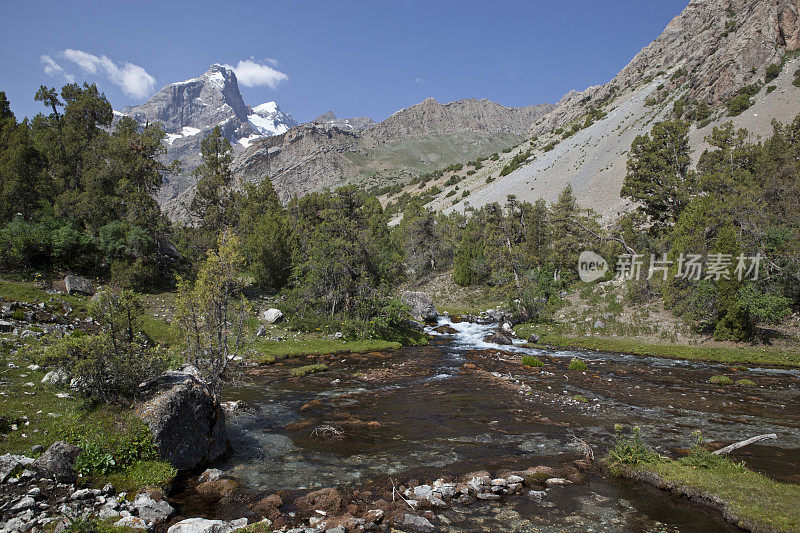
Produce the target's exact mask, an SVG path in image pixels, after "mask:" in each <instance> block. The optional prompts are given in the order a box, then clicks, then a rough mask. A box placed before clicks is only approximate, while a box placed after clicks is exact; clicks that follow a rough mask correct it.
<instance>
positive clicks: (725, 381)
mask: <svg viewBox="0 0 800 533" xmlns="http://www.w3.org/2000/svg"><path fill="white" fill-rule="evenodd" d="M708 382H709V383H711V384H712V385H733V380H732V379H731V378H729V377H728V376H722V375H717V376H711V377H710V378H709V379H708Z"/></svg>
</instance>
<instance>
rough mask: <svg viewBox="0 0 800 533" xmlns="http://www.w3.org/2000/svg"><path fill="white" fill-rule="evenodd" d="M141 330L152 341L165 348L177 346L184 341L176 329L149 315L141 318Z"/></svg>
mask: <svg viewBox="0 0 800 533" xmlns="http://www.w3.org/2000/svg"><path fill="white" fill-rule="evenodd" d="M142 330H143V331H144V332H145V333H146V334H147V336H148V337H150V338H151V339H153V341H155V342H157V343H158V344H163V345H165V346H178V345H180V344H181V343H182V342H183V341H184V338H183V337H182V336H181V334H180V332H179V331H178V328H175V327H173V326H172V325H171V324H167V323H166V322H165V321H164V320H161V319H158V318H156V317H154V316H152V315H149V314H145V315H144V316H142Z"/></svg>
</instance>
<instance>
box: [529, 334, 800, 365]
mask: <svg viewBox="0 0 800 533" xmlns="http://www.w3.org/2000/svg"><path fill="white" fill-rule="evenodd" d="M515 330H516V332H517V334H519V335H520V336H521V337H523V338H527V337H529V336H530V335H531V334H532V333H535V334H536V335H538V336H539V342H538V343H536V344H535V345H531V346H548V347H558V348H571V349H581V350H597V351H601V352H619V353H627V354H631V355H642V356H655V357H665V358H668V359H684V360H688V361H708V362H715V363H731V364H749V365H769V366H786V367H794V368H800V351H796V350H786V349H779V348H771V347H756V346H753V347H733V346H688V345H682V344H660V343H651V342H644V341H640V340H637V339H629V338H620V337H598V336H586V337H573V336H568V335H562V334H558V333H551V332H549V331H547V330H546V329H544V328H542V327H538V326H531V325H527V324H522V325H519V326H517V327H516V328H515Z"/></svg>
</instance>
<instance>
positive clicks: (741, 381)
mask: <svg viewBox="0 0 800 533" xmlns="http://www.w3.org/2000/svg"><path fill="white" fill-rule="evenodd" d="M736 385H738V386H740V387H755V386H756V383H755V381H753V380H751V379H746V378H745V379H737V380H736Z"/></svg>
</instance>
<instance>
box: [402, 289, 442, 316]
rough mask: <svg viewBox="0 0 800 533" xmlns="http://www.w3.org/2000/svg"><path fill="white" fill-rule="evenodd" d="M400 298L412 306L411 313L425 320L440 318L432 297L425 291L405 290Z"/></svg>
mask: <svg viewBox="0 0 800 533" xmlns="http://www.w3.org/2000/svg"><path fill="white" fill-rule="evenodd" d="M400 300H401V301H402V302H403V303H404V304H406V305H408V306H409V307H410V308H411V315H412V316H413V317H414V318H418V319H419V320H422V321H423V322H432V321H435V320H436V319H437V318H439V312H438V311H436V306H434V305H433V300H431V297H430V296H428V295H427V294H425V293H424V292H413V291H405V292H403V294H401V295H400Z"/></svg>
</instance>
